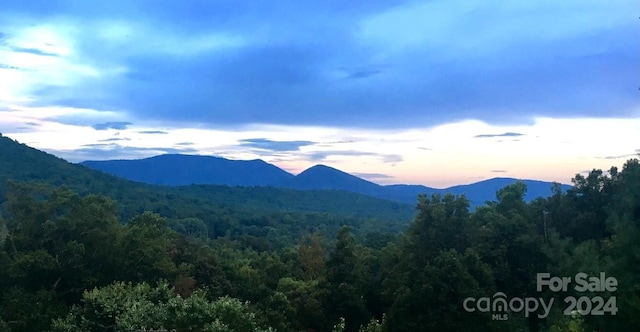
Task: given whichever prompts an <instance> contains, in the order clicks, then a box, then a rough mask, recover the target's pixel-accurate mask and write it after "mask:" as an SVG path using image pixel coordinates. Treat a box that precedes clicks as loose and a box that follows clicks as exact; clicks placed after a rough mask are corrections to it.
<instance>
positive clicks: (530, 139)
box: [0, 0, 640, 186]
mask: <svg viewBox="0 0 640 332" xmlns="http://www.w3.org/2000/svg"><path fill="white" fill-rule="evenodd" d="M639 23H640V21H639V20H638V4H637V1H634V0H629V1H623V0H618V1H588V0H566V1H551V0H540V1H527V2H525V1H498V0H496V1H486V0H485V1H477V0H464V1H462V0H448V1H444V0H433V1H405V2H401V1H350V2H339V1H324V2H319V1H315V2H310V1H289V0H284V1H278V2H275V1H245V2H238V1H196V0H189V1H151V0H140V1H130V0H129V1H121V0H113V1H100V2H95V1H91V2H89V1H71V0H48V1H29V0H25V1H9V3H4V4H3V5H2V7H1V8H0V132H2V133H3V134H4V135H6V136H9V137H12V138H16V139H18V140H20V141H21V142H24V143H27V144H30V145H32V146H34V147H37V148H41V149H44V150H46V151H48V152H51V153H53V154H56V155H58V156H61V157H63V158H65V159H67V160H70V161H74V162H75V161H81V160H85V159H111V158H139V157H146V156H151V155H155V154H159V153H192V154H209V155H219V156H224V157H227V158H235V159H253V158H262V159H264V160H266V161H268V162H272V163H274V164H277V165H279V166H281V167H283V168H285V169H288V170H290V171H291V172H293V173H296V172H299V171H301V170H303V169H304V168H306V167H308V166H310V165H313V164H316V163H324V164H328V165H331V166H334V167H338V168H341V169H343V170H345V171H349V172H353V173H359V174H363V176H367V177H368V178H369V179H371V180H373V181H376V182H380V183H421V184H426V185H433V186H445V185H451V184H458V183H467V182H473V181H477V180H480V179H484V178H489V177H494V176H513V177H526V178H536V179H543V180H555V181H561V182H565V183H566V182H568V181H569V179H570V178H571V177H572V176H573V175H574V174H575V173H578V172H581V171H584V170H587V169H591V168H593V167H598V168H608V167H610V166H612V165H617V166H619V165H621V164H622V163H623V162H624V161H625V160H626V158H629V157H631V156H634V155H635V154H636V153H637V149H640V93H639V91H638V87H639V86H640V80H638V77H639V76H638V74H639V73H640V38H637V37H638V33H637V31H638V30H637V27H638V24H639Z"/></svg>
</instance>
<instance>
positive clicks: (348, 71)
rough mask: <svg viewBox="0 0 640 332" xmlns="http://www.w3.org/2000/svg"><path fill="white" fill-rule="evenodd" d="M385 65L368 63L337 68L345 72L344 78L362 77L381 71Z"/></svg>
mask: <svg viewBox="0 0 640 332" xmlns="http://www.w3.org/2000/svg"><path fill="white" fill-rule="evenodd" d="M385 67H387V66H381V65H369V66H360V67H353V68H347V67H341V68H338V69H339V70H340V71H342V72H344V73H345V78H347V79H363V78H369V77H372V76H376V75H379V74H381V73H383V72H384V68H385Z"/></svg>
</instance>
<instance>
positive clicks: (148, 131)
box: [138, 130, 168, 135]
mask: <svg viewBox="0 0 640 332" xmlns="http://www.w3.org/2000/svg"><path fill="white" fill-rule="evenodd" d="M138 133H140V134H151V135H153V134H158V135H166V134H168V132H166V131H163V130H141V131H139V132H138Z"/></svg>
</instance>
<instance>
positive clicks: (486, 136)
mask: <svg viewBox="0 0 640 332" xmlns="http://www.w3.org/2000/svg"><path fill="white" fill-rule="evenodd" d="M519 136H524V134H520V133H504V134H482V135H476V136H473V137H474V138H491V137H519Z"/></svg>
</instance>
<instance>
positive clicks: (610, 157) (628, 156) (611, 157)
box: [596, 151, 640, 160]
mask: <svg viewBox="0 0 640 332" xmlns="http://www.w3.org/2000/svg"><path fill="white" fill-rule="evenodd" d="M639 152H640V151H636V153H628V154H622V155H616V156H604V157H596V158H598V159H606V160H615V159H624V158H633V157H637V156H638V153H639Z"/></svg>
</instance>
